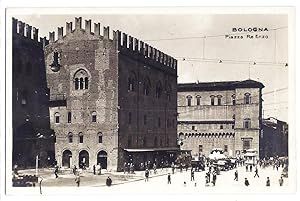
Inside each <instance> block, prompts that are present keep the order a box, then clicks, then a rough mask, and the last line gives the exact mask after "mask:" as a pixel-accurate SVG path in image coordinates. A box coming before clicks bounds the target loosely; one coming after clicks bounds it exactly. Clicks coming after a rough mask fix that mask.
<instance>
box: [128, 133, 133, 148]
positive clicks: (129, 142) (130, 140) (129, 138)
mask: <svg viewBox="0 0 300 201" xmlns="http://www.w3.org/2000/svg"><path fill="white" fill-rule="evenodd" d="M131 142H132V137H131V135H130V136H128V141H127V145H128V147H131Z"/></svg>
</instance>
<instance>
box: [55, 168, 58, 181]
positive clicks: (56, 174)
mask: <svg viewBox="0 0 300 201" xmlns="http://www.w3.org/2000/svg"><path fill="white" fill-rule="evenodd" d="M54 174H55V178H56V179H57V178H58V166H57V165H56V166H55V170H54Z"/></svg>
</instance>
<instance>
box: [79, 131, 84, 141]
mask: <svg viewBox="0 0 300 201" xmlns="http://www.w3.org/2000/svg"><path fill="white" fill-rule="evenodd" d="M78 136H79V143H83V134H82V132H80V133H78Z"/></svg>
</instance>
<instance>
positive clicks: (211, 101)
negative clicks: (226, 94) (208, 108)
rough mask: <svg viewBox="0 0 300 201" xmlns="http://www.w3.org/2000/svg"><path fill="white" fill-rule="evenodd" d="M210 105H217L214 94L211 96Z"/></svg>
mask: <svg viewBox="0 0 300 201" xmlns="http://www.w3.org/2000/svg"><path fill="white" fill-rule="evenodd" d="M210 105H215V96H214V95H211V96H210Z"/></svg>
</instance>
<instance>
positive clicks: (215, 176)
mask: <svg viewBox="0 0 300 201" xmlns="http://www.w3.org/2000/svg"><path fill="white" fill-rule="evenodd" d="M216 181H217V173H216V171H214V172H213V182H212V183H213V185H214V186H215V185H216Z"/></svg>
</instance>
